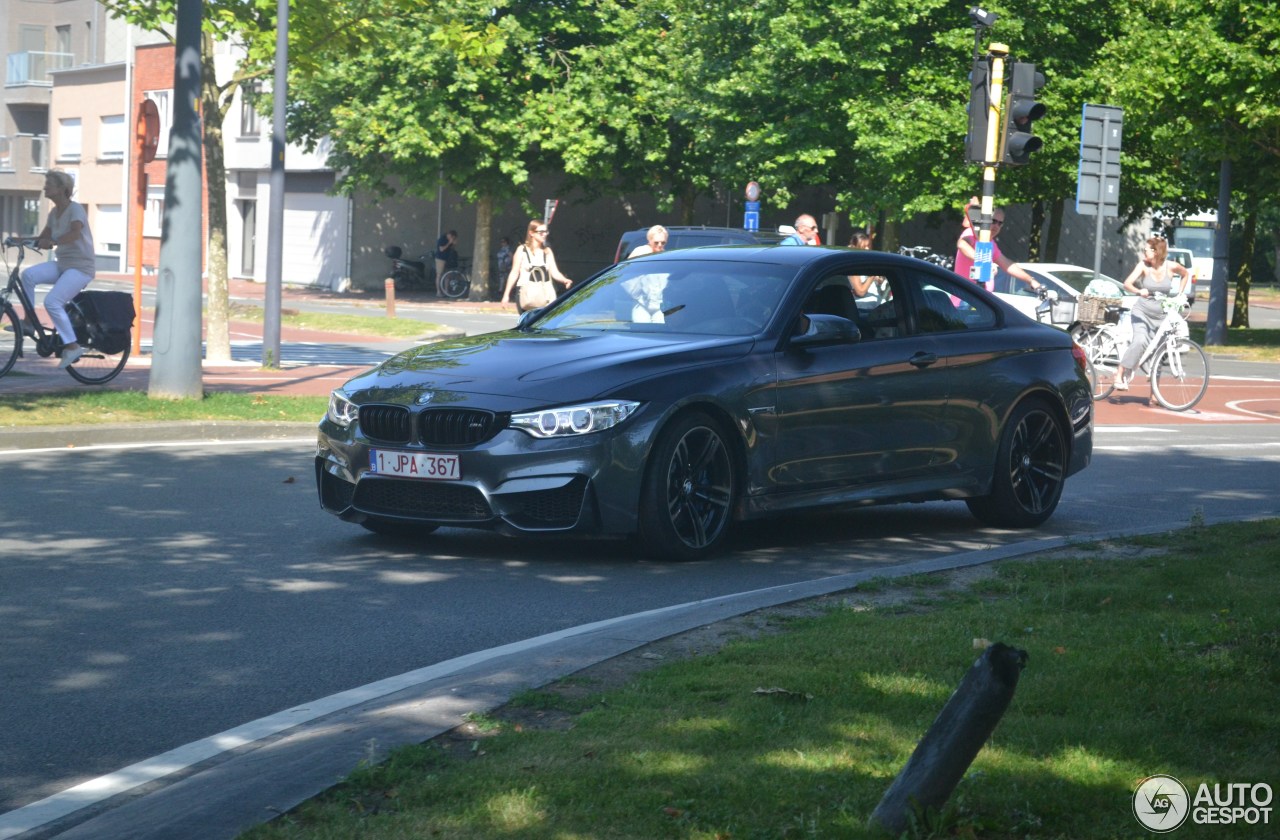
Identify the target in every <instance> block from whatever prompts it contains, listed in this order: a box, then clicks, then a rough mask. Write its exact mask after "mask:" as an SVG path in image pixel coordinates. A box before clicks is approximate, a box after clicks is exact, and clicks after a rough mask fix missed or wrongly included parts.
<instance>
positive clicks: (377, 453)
mask: <svg viewBox="0 0 1280 840" xmlns="http://www.w3.org/2000/svg"><path fill="white" fill-rule="evenodd" d="M369 471H370V472H375V473H377V474H378V475H394V476H399V477H401V478H427V479H432V480H435V481H457V480H458V479H460V478H462V471H461V470H460V469H459V467H458V456H457V455H432V454H430V453H427V452H396V451H394V450H388V449H370V450H369Z"/></svg>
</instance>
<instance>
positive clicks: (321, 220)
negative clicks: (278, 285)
mask: <svg viewBox="0 0 1280 840" xmlns="http://www.w3.org/2000/svg"><path fill="white" fill-rule="evenodd" d="M347 204H348V202H347V199H345V198H342V197H340V196H331V195H323V194H316V193H286V194H285V197H284V247H283V249H282V256H283V262H284V265H283V268H282V271H281V279H282V280H283V281H284V282H285V283H286V284H289V285H300V286H322V287H324V288H328V289H331V288H336V286H337V283H338V281H339V280H341V279H342V278H344V277H346V276H347V235H348V233H347V215H348V210H347Z"/></svg>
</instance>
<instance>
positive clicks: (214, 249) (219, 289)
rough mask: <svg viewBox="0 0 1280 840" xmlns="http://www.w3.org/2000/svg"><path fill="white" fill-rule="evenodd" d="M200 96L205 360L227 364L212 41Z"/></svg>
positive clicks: (219, 112) (206, 45) (222, 163)
mask: <svg viewBox="0 0 1280 840" xmlns="http://www.w3.org/2000/svg"><path fill="white" fill-rule="evenodd" d="M202 46H203V49H201V50H200V60H201V63H202V64H203V65H204V67H203V70H202V71H201V75H202V80H201V82H202V88H203V90H202V91H201V95H200V101H201V110H202V111H203V113H204V119H202V120H201V123H202V124H203V126H204V166H205V183H206V188H207V189H208V191H209V207H208V211H209V215H208V219H209V252H208V262H207V264H206V265H207V269H208V274H209V289H208V291H209V298H208V302H207V304H206V314H205V359H206V360H207V361H210V362H229V361H231V328H230V326H229V325H228V323H227V316H228V294H227V285H228V281H227V174H226V172H227V167H226V156H225V152H224V150H223V148H222V120H223V118H224V117H225V116H226V109H225V108H223V107H222V105H221V103H220V102H219V101H218V100H219V96H218V80H217V78H216V77H215V76H214V66H213V39H212V38H210V37H209V36H208V35H207V34H206V35H205V36H204V37H203V39H202Z"/></svg>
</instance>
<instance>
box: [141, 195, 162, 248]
mask: <svg viewBox="0 0 1280 840" xmlns="http://www.w3.org/2000/svg"><path fill="white" fill-rule="evenodd" d="M163 221H164V187H163V186H160V187H147V208H146V212H145V213H144V214H143V216H142V235H143V236H150V237H154V238H156V239H159V238H160V232H161V223H162V222H163Z"/></svg>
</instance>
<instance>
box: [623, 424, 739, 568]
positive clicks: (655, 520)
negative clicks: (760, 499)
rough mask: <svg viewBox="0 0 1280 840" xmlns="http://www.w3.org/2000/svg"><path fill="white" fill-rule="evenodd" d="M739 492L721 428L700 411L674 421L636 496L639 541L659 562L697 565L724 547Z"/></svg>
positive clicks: (731, 457)
mask: <svg viewBox="0 0 1280 840" xmlns="http://www.w3.org/2000/svg"><path fill="white" fill-rule="evenodd" d="M737 492H738V476H737V469H736V466H735V464H734V458H733V453H732V451H731V450H730V448H729V442H728V441H727V440H726V438H725V435H724V432H723V431H722V429H721V427H720V425H719V424H718V423H716V421H715V420H713V419H712V418H711V417H710V416H709V415H707V414H706V413H704V412H701V411H695V412H691V413H689V414H685V415H683V416H681V417H677V418H676V419H675V420H674V421H672V423H671V424H670V425H669V426H667V428H665V429H663V430H662V434H661V435H660V436H659V438H658V442H657V444H656V445H655V446H654V448H653V452H652V454H651V457H650V461H649V466H648V470H647V471H646V474H645V479H644V486H643V488H642V490H641V497H640V523H639V524H640V534H639V536H640V541H641V544H642V545H643V547H644V549H645V551H646V552H647V553H648V554H650V555H651V556H653V557H654V558H656V559H660V560H700V559H702V558H705V557H708V556H710V555H712V554H714V553H716V552H717V551H719V550H720V549H721V548H723V547H724V544H725V542H726V540H727V539H728V536H729V532H730V527H729V526H730V522H731V520H732V518H733V505H734V499H735V498H736V496H737Z"/></svg>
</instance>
